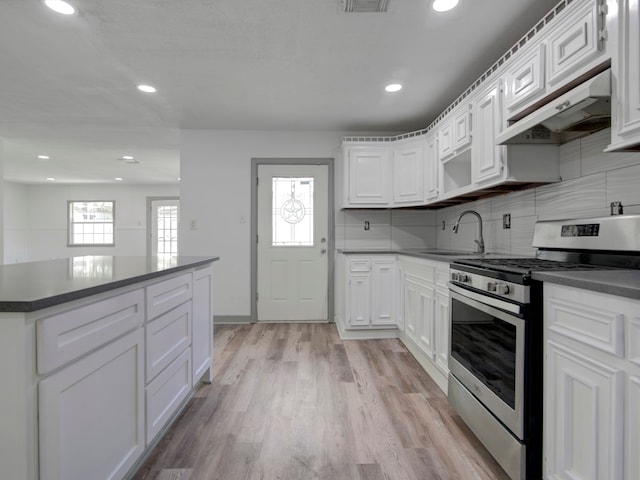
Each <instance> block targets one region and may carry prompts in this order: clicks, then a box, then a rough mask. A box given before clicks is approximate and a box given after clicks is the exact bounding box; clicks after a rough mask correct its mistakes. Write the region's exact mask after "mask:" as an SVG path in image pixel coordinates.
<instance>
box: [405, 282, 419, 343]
mask: <svg viewBox="0 0 640 480" xmlns="http://www.w3.org/2000/svg"><path fill="white" fill-rule="evenodd" d="M403 290H404V328H405V332H406V333H407V335H408V336H409V338H410V339H411V340H413V341H414V342H416V344H417V343H418V320H419V317H420V313H419V295H420V285H419V284H418V283H416V282H415V281H414V280H412V279H411V278H410V277H408V276H407V275H405V277H404V289H403Z"/></svg>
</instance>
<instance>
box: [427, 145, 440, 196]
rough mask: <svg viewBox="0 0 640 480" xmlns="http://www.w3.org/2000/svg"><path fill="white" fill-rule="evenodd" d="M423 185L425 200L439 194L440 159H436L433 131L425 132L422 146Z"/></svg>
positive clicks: (436, 151) (436, 146) (436, 149)
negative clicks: (425, 135)
mask: <svg viewBox="0 0 640 480" xmlns="http://www.w3.org/2000/svg"><path fill="white" fill-rule="evenodd" d="M424 186H425V200H426V201H427V202H432V201H435V200H437V198H438V196H439V195H440V161H439V160H438V141H437V139H436V135H435V133H433V132H430V133H428V134H427V138H426V142H425V147H424Z"/></svg>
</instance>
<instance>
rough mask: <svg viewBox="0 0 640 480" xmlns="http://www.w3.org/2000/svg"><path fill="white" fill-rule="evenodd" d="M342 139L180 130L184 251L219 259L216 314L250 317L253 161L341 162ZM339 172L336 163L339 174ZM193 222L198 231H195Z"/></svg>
mask: <svg viewBox="0 0 640 480" xmlns="http://www.w3.org/2000/svg"><path fill="white" fill-rule="evenodd" d="M343 135H344V133H342V132H276V131H270V132H267V131H238V130H229V131H225V130H183V131H182V132H181V147H180V175H181V178H182V180H181V182H180V183H181V213H182V219H183V221H182V223H181V227H180V242H181V248H182V253H183V254H185V255H217V256H220V261H219V262H217V263H216V265H215V273H216V275H215V282H214V302H215V312H216V315H222V316H225V315H233V316H249V315H250V313H251V302H250V298H249V297H250V280H251V258H250V254H251V250H250V248H251V245H250V239H249V236H250V218H251V205H250V203H251V199H250V193H251V185H250V180H251V159H252V158H336V157H338V152H339V148H340V144H341V141H342V136H343ZM336 161H337V159H336ZM340 169H341V167H340V165H339V163H338V164H336V165H335V171H336V173H337V172H339V171H340ZM243 220H244V223H243ZM192 222H195V230H191V225H192Z"/></svg>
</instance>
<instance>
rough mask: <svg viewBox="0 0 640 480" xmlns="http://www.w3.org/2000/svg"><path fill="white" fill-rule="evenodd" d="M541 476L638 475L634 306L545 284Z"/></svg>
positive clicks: (639, 305)
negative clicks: (542, 463)
mask: <svg viewBox="0 0 640 480" xmlns="http://www.w3.org/2000/svg"><path fill="white" fill-rule="evenodd" d="M544 298H545V310H544V312H545V315H544V322H545V332H544V336H545V345H544V348H545V366H544V392H545V404H544V458H545V470H544V471H545V478H546V479H548V480H555V479H558V480H559V479H565V478H572V479H577V480H587V479H589V480H598V479H606V480H623V479H624V480H635V479H637V478H638V471H639V470H638V465H639V464H638V443H637V435H638V434H637V431H638V430H637V427H638V424H639V422H640V421H639V420H638V399H639V397H638V394H639V392H640V390H639V386H640V383H639V382H638V379H639V378H640V377H639V375H640V365H639V364H638V362H637V355H638V346H637V343H636V342H637V340H638V337H637V331H638V326H639V325H640V313H639V312H640V301H638V300H631V299H626V298H620V297H615V296H612V295H607V294H602V293H599V292H594V291H588V290H581V289H577V288H573V287H567V286H561V285H554V284H547V283H545V286H544Z"/></svg>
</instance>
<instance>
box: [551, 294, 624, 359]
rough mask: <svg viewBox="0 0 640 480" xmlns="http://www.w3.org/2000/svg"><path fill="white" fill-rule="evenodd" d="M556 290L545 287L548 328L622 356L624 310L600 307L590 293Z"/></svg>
mask: <svg viewBox="0 0 640 480" xmlns="http://www.w3.org/2000/svg"><path fill="white" fill-rule="evenodd" d="M555 292H556V290H555V289H554V288H548V289H546V290H545V296H546V299H545V301H546V316H547V322H548V324H547V325H548V327H549V330H551V331H552V332H555V333H559V334H561V335H563V336H566V337H568V338H571V339H574V340H577V341H579V342H581V343H583V344H585V345H589V346H591V347H594V348H597V349H599V350H602V351H604V352H607V353H612V354H614V355H616V356H617V357H624V322H625V316H624V314H623V313H621V312H618V311H616V310H615V309H613V308H612V309H603V308H601V307H600V305H599V304H598V300H597V298H598V297H597V296H594V294H593V292H588V291H574V294H572V295H571V296H568V295H567V294H566V292H564V291H563V290H560V291H559V293H558V294H556V293H555ZM547 293H548V294H549V295H547Z"/></svg>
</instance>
